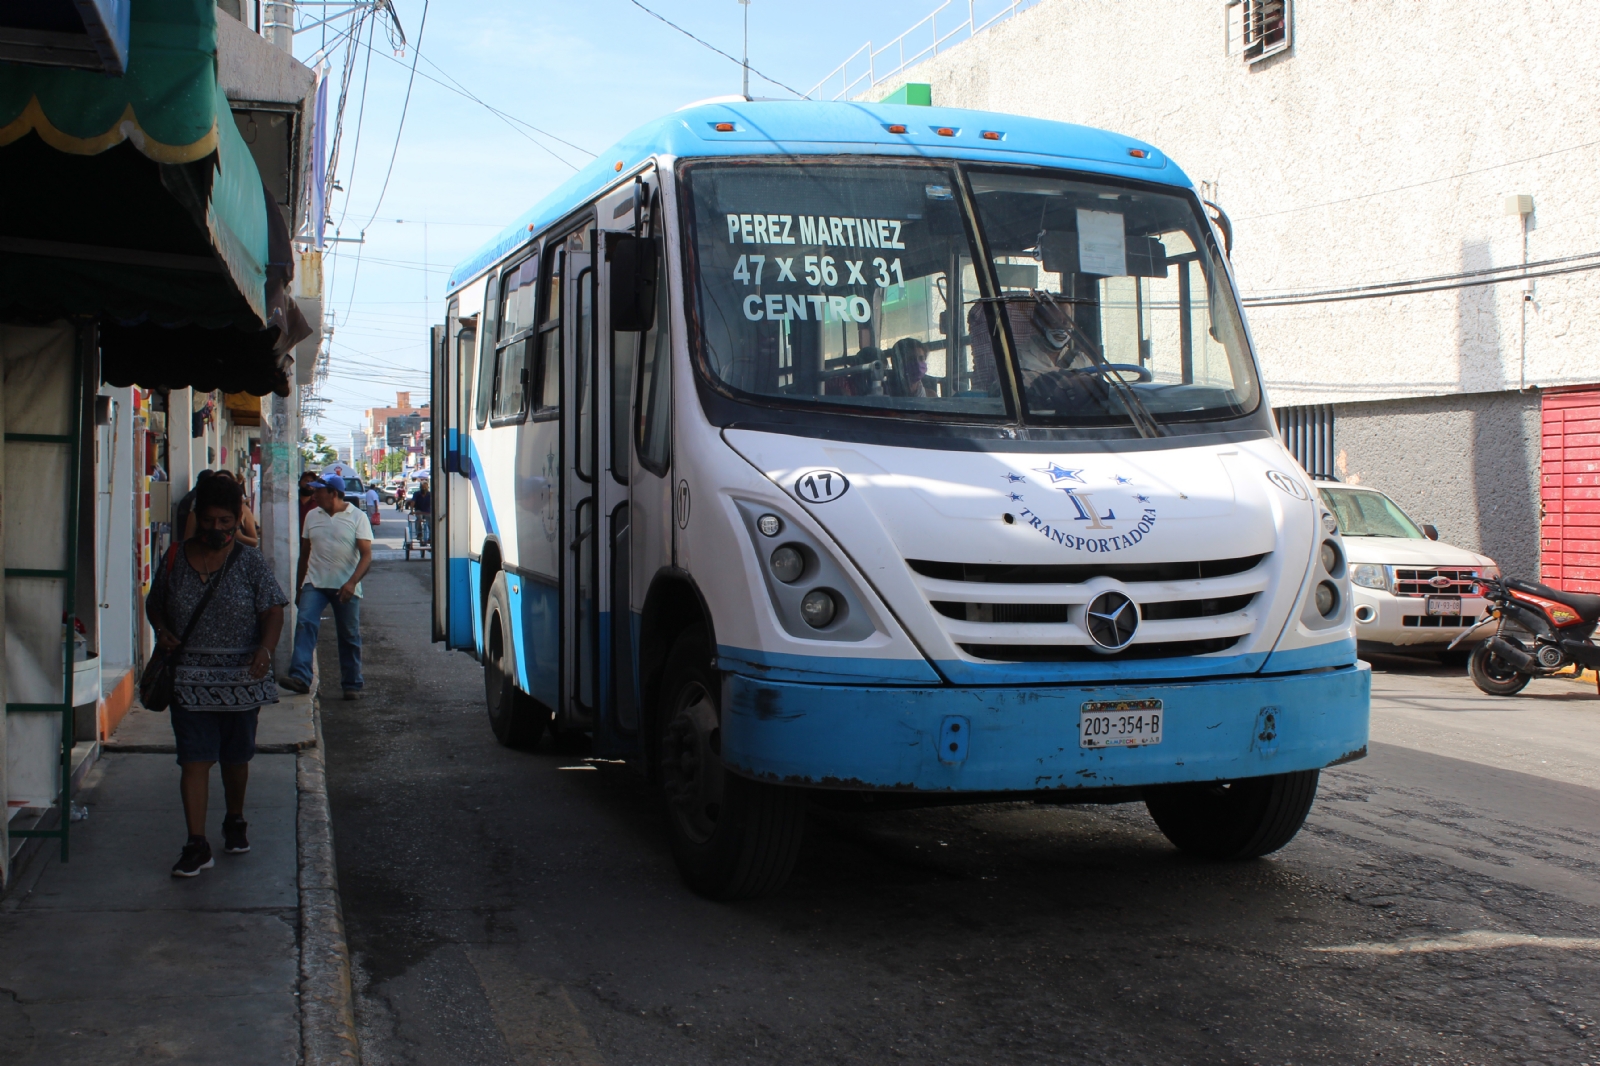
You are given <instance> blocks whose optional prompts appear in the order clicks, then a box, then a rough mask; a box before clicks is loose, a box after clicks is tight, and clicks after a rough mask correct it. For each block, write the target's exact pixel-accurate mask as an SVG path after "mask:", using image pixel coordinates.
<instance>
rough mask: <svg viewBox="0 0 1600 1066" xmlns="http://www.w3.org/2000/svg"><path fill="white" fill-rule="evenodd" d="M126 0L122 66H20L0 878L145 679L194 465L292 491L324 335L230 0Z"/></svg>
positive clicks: (6, 297)
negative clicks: (242, 99)
mask: <svg viewBox="0 0 1600 1066" xmlns="http://www.w3.org/2000/svg"><path fill="white" fill-rule="evenodd" d="M43 6H46V7H47V6H48V5H43ZM77 6H78V7H79V8H81V7H83V6H84V5H77ZM126 7H127V8H131V18H129V19H128V20H127V21H126V23H125V24H124V25H123V26H122V28H121V30H120V32H121V34H122V37H121V40H122V41H123V42H124V43H123V47H122V51H121V53H120V56H121V59H120V61H119V64H118V67H119V68H120V69H115V70H113V69H112V67H111V66H110V65H108V64H106V63H104V62H102V63H101V64H100V65H99V66H98V67H97V66H94V65H93V64H90V63H88V62H84V63H80V64H78V67H79V69H74V68H73V67H71V66H62V65H61V58H60V54H59V48H58V49H56V51H54V52H50V51H49V50H48V49H44V48H43V46H41V52H40V54H39V55H37V56H30V55H26V54H23V55H20V56H16V59H17V60H18V61H10V62H4V63H0V203H5V204H7V205H10V207H11V209H9V210H7V211H6V212H4V213H3V214H0V365H3V369H4V377H3V382H0V417H3V420H4V426H3V430H4V433H3V444H0V492H3V494H4V500H5V505H6V506H5V508H4V514H5V521H4V528H3V542H0V550H3V554H4V558H5V580H4V587H3V598H0V610H3V612H4V617H5V623H6V628H5V641H6V667H5V671H4V675H3V679H0V680H3V689H4V692H3V699H4V707H5V717H4V728H3V729H0V793H3V794H4V795H5V797H6V810H7V814H6V818H5V820H4V823H3V824H0V884H3V883H4V882H5V881H6V880H7V879H8V877H9V873H10V860H11V858H12V857H13V856H14V854H15V852H16V851H17V848H18V846H19V844H20V843H21V842H25V841H26V840H28V839H29V838H38V837H48V838H55V839H56V840H58V841H59V843H60V846H61V848H62V851H63V854H65V852H66V848H67V837H68V832H69V828H70V819H69V818H65V817H63V814H64V812H65V811H66V810H67V809H68V805H69V800H70V793H71V788H72V784H73V782H72V778H73V774H74V768H75V765H82V763H83V758H82V752H84V751H86V750H92V746H93V744H94V743H95V742H96V741H98V740H100V739H103V737H104V736H105V735H107V733H108V732H109V731H110V730H111V729H114V728H115V724H116V718H117V717H119V716H120V715H121V714H122V713H123V712H124V711H125V710H126V708H127V706H128V704H129V701H130V700H131V699H132V695H133V689H134V680H135V674H136V671H137V669H138V666H139V664H140V663H142V662H143V661H144V658H145V656H146V655H147V654H148V651H149V631H148V627H147V626H146V625H145V624H144V622H143V618H142V615H143V596H144V593H145V592H146V591H148V588H149V580H150V577H151V572H152V569H153V567H154V566H156V565H159V559H160V552H161V550H162V548H163V547H164V546H165V545H166V544H167V543H169V542H170V538H171V536H172V532H173V531H172V530H171V528H170V521H171V514H172V506H173V504H175V503H176V502H177V499H178V498H179V497H181V495H182V494H183V493H184V492H186V491H187V490H188V489H189V487H191V486H192V484H193V481H194V477H195V475H196V474H197V473H198V472H199V471H200V470H202V469H207V468H210V469H218V468H226V469H228V470H231V471H233V472H235V473H237V474H239V475H240V477H241V480H242V481H244V482H245V483H246V484H247V485H248V486H250V487H251V489H252V491H253V494H254V509H255V510H257V511H258V512H259V513H266V514H269V515H270V514H272V513H275V512H280V511H281V512H287V510H288V508H287V506H286V505H285V506H283V507H273V506H272V501H271V500H269V499H267V498H266V496H267V495H270V494H271V493H273V492H274V491H277V492H278V493H279V494H283V493H286V492H288V491H289V489H288V486H289V485H290V484H291V478H290V473H291V472H290V471H289V470H288V469H287V467H285V468H284V469H282V470H275V471H274V470H273V467H272V466H271V464H270V463H269V471H273V472H274V473H275V474H276V479H274V478H273V477H272V476H269V477H268V479H267V481H268V484H267V485H265V486H263V485H262V478H261V466H260V464H261V456H262V455H263V453H266V454H268V455H269V456H287V455H288V454H289V444H290V443H291V442H292V440H293V433H294V432H296V431H297V428H298V427H297V426H295V425H293V424H292V422H293V419H294V417H295V412H296V411H297V410H298V407H297V402H296V401H297V399H298V397H297V395H296V389H295V386H294V379H295V377H296V367H295V365H294V354H295V346H296V345H297V344H298V343H299V342H301V341H302V340H305V339H306V338H307V337H308V336H311V337H312V354H313V355H314V351H315V337H314V332H313V327H312V326H311V325H310V324H308V323H307V322H306V320H305V318H304V316H303V315H302V313H301V311H300V309H299V308H298V307H297V305H296V301H295V299H294V290H293V278H294V268H295V264H296V261H297V258H298V257H297V256H296V255H295V253H294V250H293V248H292V244H291V240H290V235H291V228H290V227H291V222H292V219H293V216H294V212H293V210H292V207H293V205H291V209H290V210H289V211H288V212H287V213H286V211H285V209H284V208H283V207H282V205H281V197H280V196H278V195H276V194H275V193H274V191H273V190H272V189H271V188H269V187H268V185H267V183H264V181H263V175H262V173H261V171H260V170H259V169H258V167H257V164H256V161H255V160H254V158H253V157H252V152H251V148H250V147H249V146H248V145H247V144H246V143H245V140H244V139H243V137H242V136H241V134H240V131H239V128H238V125H237V123H236V118H235V108H234V107H233V105H232V104H231V103H230V101H229V99H228V97H227V96H226V95H225V93H224V91H223V88H222V86H221V84H220V83H219V80H218V69H219V66H218V55H217V51H218V48H217V38H218V27H217V9H216V8H215V7H214V6H213V4H212V3H211V0H133V2H132V3H131V5H127V6H126ZM11 18H13V16H12V15H0V24H5V23H6V20H8V19H11ZM117 32H118V31H117V27H116V26H114V25H113V26H112V27H111V35H112V37H113V39H114V40H113V44H115V38H116V34H117ZM235 32H236V31H235ZM111 52H112V53H113V54H114V53H116V49H115V48H114V47H113V48H111ZM7 54H8V57H11V56H14V53H13V52H8V53H7ZM96 54H97V55H98V53H96ZM287 62H289V63H291V64H292V63H293V61H292V59H289V60H287ZM302 69H303V68H302ZM18 208H21V209H18ZM274 434H276V436H274ZM279 465H283V464H279ZM286 502H287V501H286ZM279 543H281V544H285V545H292V543H293V542H292V541H290V540H289V539H288V538H287V537H279V538H278V539H277V540H276V541H274V542H273V544H274V545H276V544H279ZM289 550H291V551H292V547H290V549H289ZM279 554H282V552H281V551H280V552H279ZM274 563H275V565H277V566H278V567H279V568H280V569H281V568H282V567H283V566H284V565H285V564H286V565H287V566H290V567H292V566H293V565H294V562H293V559H292V558H290V559H287V560H284V559H274ZM86 746H87V747H86ZM75 751H76V752H77V753H78V756H77V757H76V758H75Z"/></svg>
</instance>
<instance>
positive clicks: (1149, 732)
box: [1078, 700, 1163, 748]
mask: <svg viewBox="0 0 1600 1066" xmlns="http://www.w3.org/2000/svg"><path fill="white" fill-rule="evenodd" d="M1162 717H1163V714H1162V711H1161V701H1160V700H1110V701H1107V702H1103V703H1085V704H1084V705H1083V707H1082V709H1081V710H1080V711H1079V713H1078V745H1079V746H1080V747H1084V748H1142V747H1144V746H1145V745H1146V744H1159V743H1161V719H1162Z"/></svg>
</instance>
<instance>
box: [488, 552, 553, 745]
mask: <svg viewBox="0 0 1600 1066" xmlns="http://www.w3.org/2000/svg"><path fill="white" fill-rule="evenodd" d="M516 662H517V661H516V646H515V645H514V644H513V643H512V639H511V597H510V596H508V595H507V594H506V575H505V571H503V570H502V571H501V572H500V573H498V574H496V575H495V576H494V583H493V584H492V585H490V586H489V603H488V606H487V607H485V608H484V612H483V697H484V704H485V705H486V706H487V708H488V710H489V728H491V729H493V730H494V735H495V739H496V740H498V741H500V743H502V744H504V745H505V746H506V747H508V748H531V747H533V746H534V745H535V744H538V743H539V737H540V736H541V735H542V734H543V733H544V729H545V726H547V725H548V724H549V723H550V712H549V711H548V710H546V709H544V708H542V707H541V706H540V705H539V704H538V703H537V702H536V701H535V700H534V698H533V697H532V696H529V695H528V694H527V693H525V692H523V691H522V690H521V689H519V688H517V681H516Z"/></svg>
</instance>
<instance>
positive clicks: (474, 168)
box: [295, 0, 1005, 444]
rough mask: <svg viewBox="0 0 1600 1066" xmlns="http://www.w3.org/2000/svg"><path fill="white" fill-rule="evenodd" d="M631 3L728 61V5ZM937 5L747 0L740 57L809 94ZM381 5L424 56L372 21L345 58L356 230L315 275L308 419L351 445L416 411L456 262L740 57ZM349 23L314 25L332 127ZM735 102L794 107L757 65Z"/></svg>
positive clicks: (547, 22) (930, 1) (341, 207)
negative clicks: (407, 403) (317, 364)
mask: <svg viewBox="0 0 1600 1066" xmlns="http://www.w3.org/2000/svg"><path fill="white" fill-rule="evenodd" d="M642 2H643V3H645V4H647V6H648V7H650V8H651V9H652V10H654V11H656V12H659V13H660V14H661V15H662V16H664V17H665V18H668V19H670V20H672V21H673V22H675V23H677V24H678V25H680V26H682V27H683V28H685V29H687V30H689V31H690V32H692V33H694V34H695V35H696V36H698V37H700V38H702V39H704V40H706V41H708V42H710V43H711V44H714V45H716V46H717V47H718V48H721V49H722V50H723V51H725V52H727V53H729V54H730V55H734V56H737V55H739V54H740V52H741V50H742V47H743V46H742V33H743V17H744V13H745V9H744V8H743V7H742V6H741V5H740V4H739V3H738V0H642ZM938 3H939V0H753V2H752V3H751V4H750V6H749V16H750V65H751V67H752V68H754V69H755V70H757V71H760V72H762V73H764V74H767V75H770V76H771V77H772V78H774V79H776V80H777V81H779V82H783V83H786V84H787V85H789V86H791V87H793V88H795V89H798V90H801V91H805V90H808V89H810V88H811V87H812V86H813V85H815V84H816V83H817V82H819V81H821V80H822V79H823V78H824V77H825V76H826V75H827V74H828V73H829V72H830V71H831V70H833V69H834V68H835V67H837V66H838V65H839V64H840V63H842V62H843V61H844V60H845V58H846V57H847V56H849V55H850V54H851V53H852V52H854V51H855V50H856V49H857V48H859V47H861V45H863V44H864V43H866V42H867V41H868V40H871V41H873V42H874V43H875V44H876V45H878V46H879V47H881V46H882V44H884V43H887V42H888V41H890V40H892V39H893V38H895V37H897V36H899V35H900V34H901V33H902V32H904V31H905V30H907V29H909V28H910V27H911V26H912V25H913V24H914V23H916V22H918V21H919V20H921V19H923V18H924V17H925V16H926V15H928V14H929V12H931V11H932V10H933V9H934V8H935V7H937V6H938ZM958 6H960V7H962V8H965V4H960V5H958ZM979 6H980V7H981V6H984V5H982V4H980V5H979ZM988 6H995V3H994V2H993V0H991V2H990V3H989V5H988ZM999 6H1002V7H1003V6H1005V4H1004V2H1003V0H1001V2H1000V4H999ZM394 7H395V10H396V11H397V13H398V15H399V19H400V24H401V26H402V27H403V28H404V31H405V34H406V37H407V39H408V41H410V42H412V44H413V45H416V42H418V41H420V46H417V47H408V48H407V49H406V50H405V54H404V55H403V56H396V55H395V54H394V50H393V48H392V47H391V46H390V42H389V39H388V35H387V34H386V33H385V32H384V30H383V29H381V28H380V29H378V30H377V32H376V34H375V35H374V37H373V43H372V47H371V48H370V49H368V48H365V47H363V48H362V49H360V50H358V51H357V53H356V68H355V70H354V71H353V77H352V80H351V85H350V89H349V95H348V98H347V101H346V105H345V111H344V130H343V141H342V145H341V148H340V153H339V164H338V170H337V180H338V184H339V186H340V188H341V190H342V191H337V192H335V193H334V195H333V198H332V199H331V201H330V203H329V205H328V214H329V220H330V226H329V230H328V233H329V235H330V236H331V235H334V234H335V233H336V234H337V235H338V236H339V237H342V238H346V239H349V238H357V239H359V238H361V237H363V236H364V237H365V243H362V244H355V243H350V242H349V241H348V240H346V241H341V242H339V243H335V244H332V245H330V246H329V251H330V252H331V254H328V255H327V257H326V259H325V261H324V266H323V278H324V288H325V295H326V297H327V299H326V304H325V314H326V316H327V324H329V325H331V326H332V327H333V330H334V332H333V334H332V336H331V338H329V339H328V342H327V343H328V348H327V350H328V351H329V355H330V359H329V377H328V381H327V383H326V385H325V387H324V388H323V395H324V396H325V398H326V400H327V406H326V408H325V410H324V413H323V416H322V418H321V420H320V422H319V423H317V424H314V425H313V426H312V427H311V428H312V430H313V431H314V432H320V433H323V434H325V435H326V436H327V437H328V439H329V440H330V441H331V442H333V443H336V444H346V443H348V442H349V431H350V429H352V428H354V427H357V426H359V425H360V424H361V423H362V421H363V411H364V410H365V409H366V408H369V407H376V406H388V405H390V404H392V403H393V402H394V394H395V392H396V391H404V390H409V391H410V392H411V393H412V400H413V402H414V403H420V402H422V401H424V400H426V397H427V391H428V371H427V364H428V360H427V336H428V326H429V324H431V323H437V322H440V321H441V320H442V319H443V316H444V305H445V304H444V285H445V280H446V278H447V276H448V275H449V271H450V268H451V267H452V266H454V265H455V264H456V263H458V262H460V261H461V260H463V259H465V258H466V257H467V256H468V255H470V254H471V253H472V252H473V251H474V250H476V249H477V248H478V247H479V246H480V245H482V244H483V243H485V242H486V241H487V240H488V239H489V238H490V237H492V236H494V235H495V233H496V232H497V231H498V230H499V229H501V228H502V227H504V226H505V225H507V224H509V223H510V222H511V220H512V219H514V218H515V217H516V216H517V215H519V214H521V213H522V212H523V211H525V210H527V209H528V208H529V207H531V206H532V205H533V204H534V203H535V202H537V201H538V200H539V199H540V198H541V197H542V196H544V195H545V194H546V193H547V192H549V191H550V190H551V189H553V188H555V187H556V186H557V185H559V184H560V183H561V182H562V181H564V180H565V179H566V178H567V177H568V176H569V175H571V174H572V173H573V172H574V170H576V169H577V168H578V167H580V166H582V165H583V164H585V163H587V162H588V161H589V159H590V158H591V155H590V154H589V153H601V152H603V151H604V150H605V149H606V148H607V147H608V146H609V145H611V144H613V143H614V142H616V141H617V140H618V139H620V138H621V137H622V135H623V134H625V133H627V132H628V131H629V130H631V129H633V128H635V127H637V126H639V125H642V124H643V123H645V122H647V121H649V120H651V119H653V118H656V117H658V116H660V115H662V114H665V113H667V112H670V111H672V110H674V109H676V108H678V107H681V106H682V105H684V104H687V103H690V102H692V101H695V100H701V99H705V98H706V97H711V96H720V95H725V94H730V93H737V92H739V91H740V77H741V69H740V67H739V65H738V64H737V63H735V62H731V61H729V60H728V59H725V58H723V57H722V56H719V55H717V54H716V53H714V52H712V51H710V50H709V49H707V48H705V47H704V46H702V45H700V44H696V43H695V42H694V41H692V40H690V39H689V38H687V37H685V36H684V35H682V34H681V33H679V32H677V31H676V30H674V29H672V28H671V27H669V26H666V25H663V24H662V23H661V22H659V21H657V20H656V19H654V18H652V17H651V16H650V15H649V14H647V13H646V12H645V11H643V10H640V8H639V7H638V6H636V5H635V4H634V3H633V2H631V0H583V2H582V3H550V2H544V0H521V2H518V0H394ZM299 10H300V14H299V19H300V22H301V23H302V25H303V24H305V23H307V22H311V21H314V20H317V19H319V18H321V17H322V11H323V10H337V8H334V7H331V6H330V7H327V8H323V7H321V6H320V5H315V6H314V5H312V4H310V3H303V4H302V5H301V6H300V9H299ZM962 15H963V16H964V15H965V11H964V10H963V12H962ZM424 16H426V22H425V23H424V21H423V20H424ZM349 25H350V20H349V18H348V17H344V18H336V19H334V20H333V21H332V22H331V23H330V24H329V25H328V27H327V29H326V33H327V40H328V41H329V42H330V44H337V46H336V47H330V48H329V49H328V51H329V53H330V59H329V63H330V68H331V70H330V75H329V76H330V79H331V80H332V84H331V85H330V86H329V90H330V96H329V120H330V124H331V122H332V119H333V112H334V110H335V105H336V101H337V96H338V90H339V85H340V81H341V78H342V75H343V64H344V62H345V57H346V54H347V49H346V47H345V46H344V41H343V40H342V39H341V38H342V35H345V34H347V33H348V27H349ZM324 32H325V31H324V29H323V28H320V27H319V28H312V29H307V30H303V31H302V32H299V33H297V34H296V38H295V55H296V56H297V58H299V59H301V60H302V61H310V60H314V59H315V58H316V53H317V52H318V50H319V48H320V47H321V46H322V43H323V40H324ZM419 57H420V58H419ZM414 60H415V61H416V72H417V73H416V78H415V80H414V81H412V83H411V93H410V101H409V104H408V103H407V102H406V90H407V82H408V78H409V77H410V73H411V68H412V63H413V61H414ZM429 78H432V79H437V80H436V81H434V80H428V79H429ZM363 81H365V93H364V94H363V92H362V84H363ZM451 81H454V82H455V83H457V86H458V87H459V88H460V89H461V90H463V91H464V92H466V93H470V94H471V95H473V96H476V97H478V98H479V99H480V100H482V101H487V102H488V103H489V104H491V105H493V107H495V108H497V109H499V110H500V111H502V112H504V113H506V114H507V115H511V116H515V117H516V118H517V119H520V120H522V121H523V122H525V123H529V124H531V125H532V126H534V127H537V128H538V129H540V130H542V131H544V132H545V133H546V134H548V135H549V136H540V135H538V134H534V133H531V132H529V131H527V130H526V128H525V127H521V128H519V127H517V126H516V125H514V124H512V123H509V122H507V121H505V120H503V119H502V118H500V117H498V116H496V115H495V114H494V113H493V112H492V111H490V110H489V109H488V107H485V106H483V105H482V104H480V103H477V102H474V101H473V100H471V99H468V98H467V97H466V96H464V95H462V93H461V92H458V91H455V89H454V88H447V87H446V85H448V83H449V82H451ZM441 82H443V83H446V85H441V84H440V83H441ZM750 92H751V95H752V96H756V97H761V96H770V97H775V98H791V94H790V93H789V92H788V91H786V90H785V89H783V88H780V87H779V86H777V85H773V84H771V83H769V82H767V81H764V80H762V79H761V78H760V77H759V76H758V75H757V74H755V73H752V75H751V85H750ZM402 111H403V112H404V120H405V121H404V126H403V128H402V126H401V116H402ZM397 132H398V134H399V139H398V147H396V134H397ZM563 142H567V143H563ZM574 146H576V147H574ZM391 158H392V159H393V170H392V173H389V170H390V160H391ZM386 173H388V175H389V176H388V182H387V188H385V175H386ZM380 197H381V199H380Z"/></svg>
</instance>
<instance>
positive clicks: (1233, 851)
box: [1144, 770, 1318, 859]
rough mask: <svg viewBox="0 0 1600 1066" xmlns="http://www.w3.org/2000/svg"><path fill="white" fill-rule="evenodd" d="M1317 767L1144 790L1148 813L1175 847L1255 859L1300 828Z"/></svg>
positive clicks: (1312, 793) (1205, 854) (1214, 856)
mask: <svg viewBox="0 0 1600 1066" xmlns="http://www.w3.org/2000/svg"><path fill="white" fill-rule="evenodd" d="M1317 774H1318V771H1316V770H1302V771H1299V772H1297V773H1291V774H1273V775H1271V776H1268V777H1246V778H1242V779H1240V780H1238V781H1207V782H1198V783H1195V784H1183V785H1162V786H1159V787H1157V788H1149V789H1146V790H1145V794H1144V803H1145V807H1146V808H1148V809H1149V811H1150V817H1151V818H1154V819H1155V822H1156V825H1157V826H1159V827H1160V829H1161V832H1162V833H1164V834H1165V835H1166V838H1167V839H1168V840H1170V841H1172V843H1173V845H1174V846H1176V847H1177V849H1178V850H1179V851H1184V852H1188V853H1189V854H1190V855H1196V856H1199V857H1201V858H1205V859H1254V858H1258V857H1260V856H1262V855H1266V854H1268V853H1270V852H1274V851H1277V850H1278V849H1279V848H1281V847H1283V846H1284V845H1285V844H1287V843H1289V841H1291V840H1293V839H1294V835H1295V834H1296V833H1298V832H1299V831H1300V827H1301V826H1302V825H1304V824H1305V820H1306V815H1307V814H1309V813H1310V811H1311V801H1312V800H1314V799H1316V796H1317Z"/></svg>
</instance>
